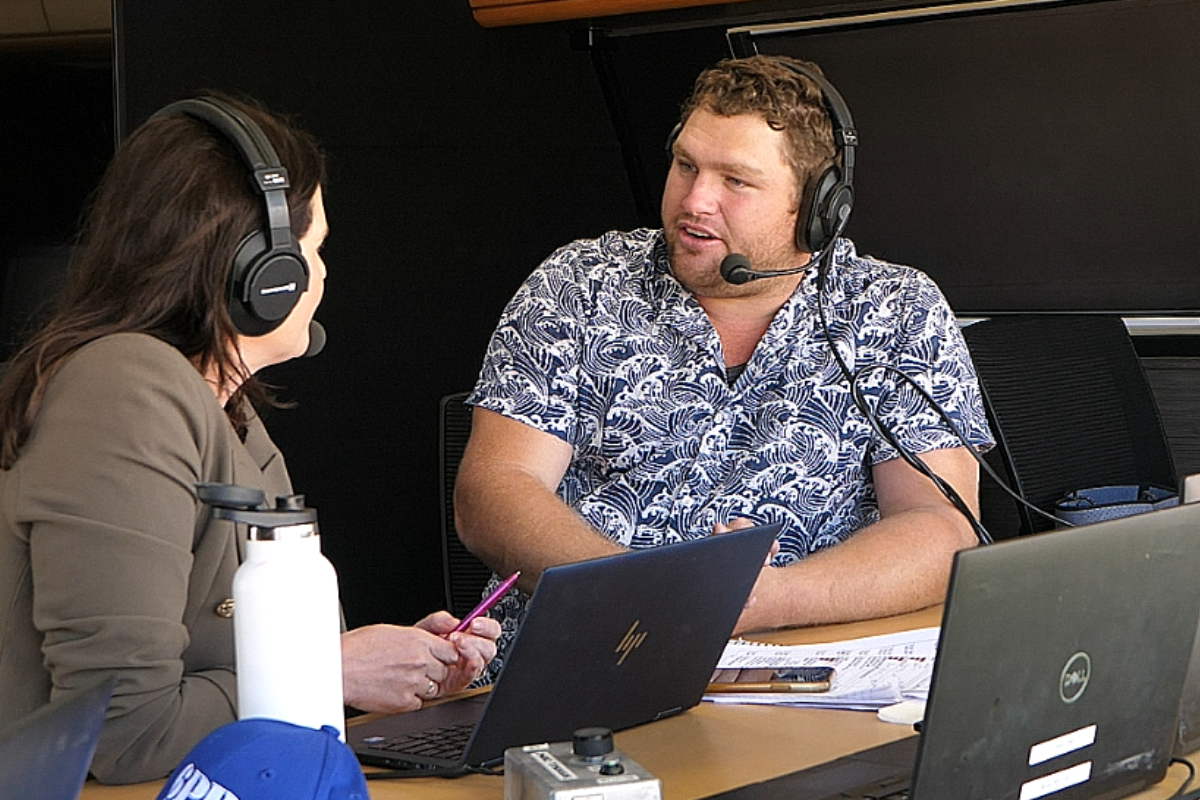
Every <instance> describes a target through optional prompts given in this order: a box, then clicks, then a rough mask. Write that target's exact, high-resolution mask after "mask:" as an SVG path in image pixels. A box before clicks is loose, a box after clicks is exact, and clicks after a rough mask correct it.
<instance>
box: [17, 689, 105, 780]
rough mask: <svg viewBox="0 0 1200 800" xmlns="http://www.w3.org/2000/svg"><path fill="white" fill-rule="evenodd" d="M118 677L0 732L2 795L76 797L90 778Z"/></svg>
mask: <svg viewBox="0 0 1200 800" xmlns="http://www.w3.org/2000/svg"><path fill="white" fill-rule="evenodd" d="M112 688H113V681H112V680H111V679H110V680H108V681H106V682H105V683H102V684H100V685H99V686H96V687H95V688H92V689H88V690H87V691H83V692H77V693H76V694H74V695H73V696H71V697H69V698H67V699H65V700H59V701H55V702H53V703H49V704H47V705H45V706H42V707H41V708H39V709H38V710H36V711H34V712H32V713H30V714H28V715H26V716H24V717H22V718H21V719H20V720H18V721H16V722H15V723H14V724H13V725H12V726H10V727H8V728H7V729H5V730H4V731H3V732H0V800H18V798H19V800H27V799H28V798H37V800H75V799H76V798H77V797H79V792H80V790H81V789H83V783H84V781H85V780H87V774H88V768H89V767H90V766H91V763H92V754H93V753H95V752H96V742H97V741H98V740H99V738H100V724H101V723H102V722H104V713H105V712H106V711H107V710H108V703H109V700H110V699H111V698H112Z"/></svg>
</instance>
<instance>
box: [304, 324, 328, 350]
mask: <svg viewBox="0 0 1200 800" xmlns="http://www.w3.org/2000/svg"><path fill="white" fill-rule="evenodd" d="M324 349H325V326H324V325H322V324H321V323H319V322H317V321H316V320H315V319H314V320H311V321H310V322H309V323H308V349H307V350H305V351H304V357H305V358H312V357H313V356H315V355H317V354H318V353H320V352H321V351H322V350H324Z"/></svg>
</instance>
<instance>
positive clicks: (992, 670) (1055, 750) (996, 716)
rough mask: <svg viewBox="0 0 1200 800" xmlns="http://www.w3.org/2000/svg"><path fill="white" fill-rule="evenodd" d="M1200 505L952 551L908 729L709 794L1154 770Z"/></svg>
mask: <svg viewBox="0 0 1200 800" xmlns="http://www.w3.org/2000/svg"><path fill="white" fill-rule="evenodd" d="M1197 575H1200V506H1180V507H1177V508H1172V509H1167V510H1164V511H1155V512H1152V513H1148V514H1139V515H1136V516H1131V517H1125V518H1123V519H1117V520H1113V521H1110V522H1103V523H1097V524H1094V525H1087V526H1082V527H1079V528H1075V529H1070V530H1061V531H1054V532H1049V533H1043V534H1038V535H1035V536H1029V537H1024V538H1021V539H1011V540H1007V541H1004V542H1001V543H998V544H994V545H991V546H988V547H983V548H977V549H974V550H968V551H964V552H961V553H959V554H958V555H957V556H956V558H955V563H954V570H953V573H952V575H951V580H950V588H949V593H948V595H947V599H946V607H945V612H944V616H943V620H942V632H941V638H940V641H939V644H938V653H937V659H936V662H935V665H934V672H933V682H932V684H931V687H930V694H929V700H928V704H927V706H926V713H925V718H924V721H923V723H922V726H921V731H920V734H919V736H914V737H908V738H906V739H903V740H900V741H899V742H893V743H891V744H887V745H882V746H880V747H876V748H872V749H870V750H865V751H862V752H860V753H855V754H853V755H850V756H847V757H845V758H842V759H838V760H837V761H833V762H829V763H827V764H821V765H818V766H816V767H812V768H810V769H805V770H801V771H799V772H796V773H793V774H791V775H785V776H783V777H782V778H777V779H775V780H772V781H767V782H764V783H760V784H756V785H753V786H747V787H742V788H740V789H735V790H732V791H730V792H726V793H723V794H721V795H717V796H718V797H721V798H725V799H726V800H735V799H736V800H757V799H758V798H768V797H771V798H773V797H784V796H786V797H796V798H803V799H804V800H825V798H837V800H847V798H867V797H870V798H887V797H892V796H895V797H900V798H911V800H984V799H985V798H986V799H987V800H1041V799H1042V798H1048V799H1049V800H1081V799H1082V798H1116V797H1122V796H1124V795H1127V794H1132V793H1133V792H1136V791H1140V790H1142V789H1144V788H1146V787H1147V786H1150V785H1152V784H1154V783H1157V782H1158V781H1160V780H1162V778H1163V776H1164V775H1165V774H1166V770H1167V766H1168V763H1169V761H1170V759H1171V755H1172V750H1173V748H1174V747H1175V741H1176V712H1177V711H1178V708H1179V701H1180V695H1181V692H1182V688H1183V683H1184V675H1185V673H1186V670H1187V667H1188V661H1189V658H1190V656H1191V653H1192V643H1193V639H1194V638H1195V635H1196V629H1197V621H1198V616H1200V580H1197V579H1196V576H1197Z"/></svg>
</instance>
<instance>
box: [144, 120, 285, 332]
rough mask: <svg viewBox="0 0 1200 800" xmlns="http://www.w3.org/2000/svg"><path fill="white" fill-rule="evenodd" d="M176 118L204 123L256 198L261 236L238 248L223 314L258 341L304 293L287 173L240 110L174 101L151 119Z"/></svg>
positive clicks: (253, 123) (257, 235)
mask: <svg viewBox="0 0 1200 800" xmlns="http://www.w3.org/2000/svg"><path fill="white" fill-rule="evenodd" d="M174 115H182V116H188V117H192V118H193V119H197V120H200V121H201V122H204V123H206V124H208V125H209V126H210V127H211V128H213V129H214V130H216V131H217V132H218V133H220V134H222V135H223V136H224V137H225V138H226V139H227V140H229V141H230V142H231V143H232V144H233V145H234V147H235V148H236V149H237V151H238V154H239V155H240V156H241V158H242V161H243V163H244V164H245V165H246V167H247V168H248V169H249V171H250V183H251V185H253V186H254V188H255V190H256V191H257V192H258V193H259V194H260V195H262V197H263V202H264V218H265V221H266V223H267V226H266V227H267V232H268V233H267V234H266V235H264V234H263V232H262V231H261V230H256V231H254V232H253V233H251V234H250V235H249V236H247V237H246V238H245V239H243V240H242V242H241V243H240V244H239V245H238V248H237V252H236V254H235V255H234V260H233V266H232V268H231V270H230V274H229V283H228V301H229V315H230V317H231V318H232V319H233V323H234V326H235V327H236V328H237V329H238V331H239V332H241V333H243V334H245V335H247V336H262V335H263V334H266V333H270V332H271V331H272V330H274V329H275V328H277V327H279V325H280V324H282V323H283V320H284V319H286V318H287V316H288V314H290V313H291V311H292V309H293V308H294V307H295V305H296V302H297V301H298V300H299V298H300V295H301V294H302V293H303V292H304V291H306V290H307V289H308V264H306V263H305V261H304V256H303V255H302V254H301V252H300V245H299V243H298V242H297V241H296V238H295V236H294V235H293V233H292V227H291V216H290V214H289V212H288V204H287V189H289V188H291V181H290V179H289V178H288V172H287V169H286V168H285V167H284V166H283V165H282V164H281V163H280V161H279V155H278V154H277V153H276V152H275V148H274V147H273V146H272V145H271V142H270V140H269V139H267V136H266V134H264V133H263V131H262V129H261V128H260V127H259V126H258V125H257V124H255V122H254V120H252V119H250V118H249V117H248V116H246V115H245V114H244V113H243V112H242V111H241V110H240V109H238V108H236V107H234V106H233V105H231V104H229V103H227V102H225V101H223V100H221V99H219V98H216V97H197V98H192V99H188V100H180V101H178V102H175V103H171V104H170V105H168V106H166V107H164V108H162V109H160V110H159V111H157V112H156V113H155V114H154V116H153V117H151V119H157V118H159V117H164V116H174Z"/></svg>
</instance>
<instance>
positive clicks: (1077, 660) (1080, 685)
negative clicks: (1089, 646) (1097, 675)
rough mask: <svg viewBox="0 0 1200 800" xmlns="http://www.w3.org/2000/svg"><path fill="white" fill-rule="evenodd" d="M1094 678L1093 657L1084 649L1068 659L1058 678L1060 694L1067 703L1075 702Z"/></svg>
mask: <svg viewBox="0 0 1200 800" xmlns="http://www.w3.org/2000/svg"><path fill="white" fill-rule="evenodd" d="M1091 678H1092V659H1091V657H1090V656H1088V654H1087V653H1085V652H1083V651H1082V650H1081V651H1080V652H1078V653H1076V654H1075V655H1073V656H1071V657H1070V658H1069V659H1067V665H1066V666H1065V667H1063V670H1062V675H1060V676H1059V679H1058V696H1059V698H1060V699H1061V700H1062V701H1063V702H1064V703H1067V704H1070V703H1074V702H1075V701H1076V700H1078V699H1079V697H1080V695H1082V694H1083V690H1084V689H1086V688H1087V685H1088V681H1089V680H1091Z"/></svg>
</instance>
